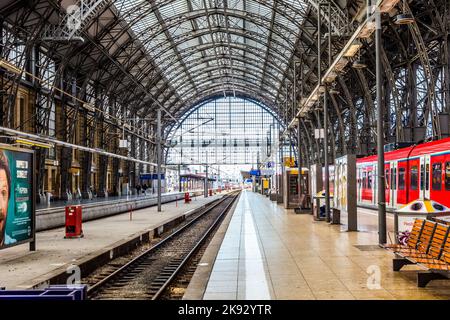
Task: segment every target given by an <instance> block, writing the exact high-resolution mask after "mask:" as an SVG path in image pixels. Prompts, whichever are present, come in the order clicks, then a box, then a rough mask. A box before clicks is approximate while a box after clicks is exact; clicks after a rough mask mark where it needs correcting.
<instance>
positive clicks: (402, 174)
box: [398, 168, 406, 190]
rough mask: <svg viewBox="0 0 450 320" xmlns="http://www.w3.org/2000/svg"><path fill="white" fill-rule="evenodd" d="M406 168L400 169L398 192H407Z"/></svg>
mask: <svg viewBox="0 0 450 320" xmlns="http://www.w3.org/2000/svg"><path fill="white" fill-rule="evenodd" d="M405 172H406V169H405V168H398V190H405Z"/></svg>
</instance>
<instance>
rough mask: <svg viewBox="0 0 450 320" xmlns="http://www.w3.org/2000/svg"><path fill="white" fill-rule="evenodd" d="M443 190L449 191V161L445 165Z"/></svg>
mask: <svg viewBox="0 0 450 320" xmlns="http://www.w3.org/2000/svg"><path fill="white" fill-rule="evenodd" d="M445 190H450V161H448V162H446V163H445Z"/></svg>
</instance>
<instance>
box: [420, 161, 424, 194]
mask: <svg viewBox="0 0 450 320" xmlns="http://www.w3.org/2000/svg"><path fill="white" fill-rule="evenodd" d="M424 182H425V170H423V164H421V165H420V190H423V187H424V186H425V183H424Z"/></svg>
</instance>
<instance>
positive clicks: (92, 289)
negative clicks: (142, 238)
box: [87, 194, 237, 297]
mask: <svg viewBox="0 0 450 320" xmlns="http://www.w3.org/2000/svg"><path fill="white" fill-rule="evenodd" d="M230 197H235V199H236V197H237V195H234V194H233V195H229V196H226V197H224V198H222V199H219V200H216V201H215V202H213V203H212V204H211V205H210V206H208V207H207V208H205V209H204V210H203V212H202V213H201V214H200V215H199V216H198V217H196V218H194V219H193V220H191V221H189V222H188V223H187V224H185V225H184V226H182V227H181V228H179V229H178V230H176V231H175V232H173V233H172V234H170V235H169V236H168V237H166V238H164V239H162V240H161V241H159V242H158V243H156V244H155V245H154V246H152V247H151V248H149V249H148V250H146V251H144V252H143V253H142V254H140V255H139V256H137V257H135V258H134V259H132V260H130V261H129V262H127V263H126V264H125V265H123V266H122V267H120V268H119V269H117V270H115V271H114V272H112V273H111V274H110V275H108V276H106V277H105V278H103V279H102V280H100V281H99V282H97V283H95V284H94V285H93V286H91V287H89V288H88V290H87V294H88V296H91V297H92V296H93V295H94V294H95V293H96V292H98V291H100V290H101V288H102V287H103V286H105V285H106V284H107V283H110V282H111V281H113V280H114V279H115V278H116V277H117V276H119V275H120V273H123V272H124V271H125V270H126V269H127V268H129V267H132V266H134V265H138V264H139V263H140V260H142V259H145V258H146V257H147V256H148V255H150V254H152V253H153V252H155V251H156V250H158V249H160V248H161V247H162V246H163V245H165V244H166V243H168V242H169V241H170V240H172V239H173V238H175V236H178V235H180V234H181V233H182V232H183V231H184V230H186V229H187V228H189V227H190V226H191V225H193V224H194V223H195V222H197V221H199V220H200V219H201V218H203V217H204V216H205V214H207V213H208V212H210V211H211V210H212V209H214V208H216V207H217V206H218V205H220V204H221V203H223V202H224V201H225V200H227V199H229V198H230ZM232 203H234V199H233V201H232V202H231V203H230V204H232ZM228 208H229V206H227V207H226V209H225V210H224V211H223V212H222V213H221V215H220V216H222V215H223V213H224V212H226V211H227V209H228ZM217 221H218V220H215V221H214V224H216V223H217ZM208 232H210V230H209V229H208ZM202 239H203V237H202ZM189 254H191V252H190V253H189ZM183 261H184V260H183ZM177 270H178V268H177Z"/></svg>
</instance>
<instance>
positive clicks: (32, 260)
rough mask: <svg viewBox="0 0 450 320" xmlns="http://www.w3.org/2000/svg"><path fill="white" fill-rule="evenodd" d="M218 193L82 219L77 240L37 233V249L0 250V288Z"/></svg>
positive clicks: (29, 280)
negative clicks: (83, 220)
mask: <svg viewBox="0 0 450 320" xmlns="http://www.w3.org/2000/svg"><path fill="white" fill-rule="evenodd" d="M223 194H224V193H222V195H223ZM222 195H221V194H218V195H215V196H212V197H208V198H204V197H195V198H194V199H193V200H192V201H191V203H189V204H184V201H178V202H177V203H175V202H172V203H168V204H163V206H162V212H157V208H156V206H154V207H149V208H146V209H141V210H136V211H134V212H133V214H132V220H131V221H130V215H129V213H124V214H119V215H115V216H111V217H107V218H103V219H98V220H94V221H89V222H85V223H83V232H84V237H83V238H80V239H64V228H58V229H54V230H49V231H43V232H38V233H37V235H36V236H37V239H36V247H37V251H34V252H30V251H29V250H28V244H24V245H19V246H17V247H12V248H8V249H4V250H1V251H0V287H6V288H7V289H22V288H29V287H30V285H31V284H33V279H36V278H41V277H42V275H45V274H47V273H51V272H52V271H53V270H55V269H58V268H61V267H64V266H66V265H67V266H69V265H70V264H72V263H73V262H74V261H77V260H78V259H82V258H83V257H85V256H87V255H90V254H92V253H95V252H96V251H103V250H102V249H104V248H107V247H111V246H112V245H114V244H115V243H116V242H120V241H122V240H123V239H126V238H129V237H132V236H133V235H135V234H138V233H142V232H144V231H146V230H152V229H155V228H157V227H159V226H160V225H163V224H164V223H166V222H168V221H170V220H173V219H174V218H176V217H178V216H181V215H183V214H185V213H187V212H188V211H190V210H193V209H196V208H199V207H201V206H202V205H204V204H206V203H208V202H210V201H213V200H214V199H217V198H218V197H221V196H222Z"/></svg>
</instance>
